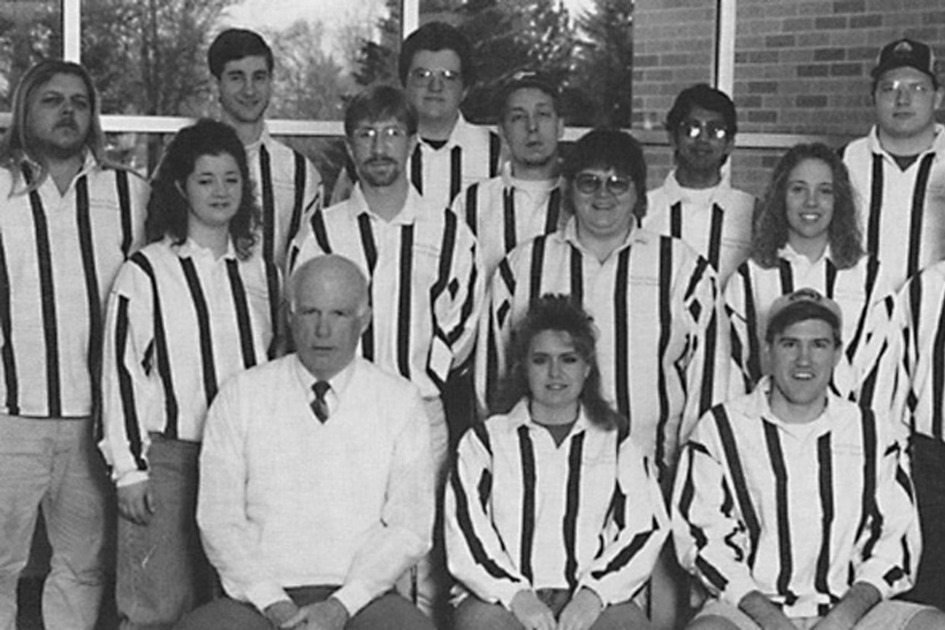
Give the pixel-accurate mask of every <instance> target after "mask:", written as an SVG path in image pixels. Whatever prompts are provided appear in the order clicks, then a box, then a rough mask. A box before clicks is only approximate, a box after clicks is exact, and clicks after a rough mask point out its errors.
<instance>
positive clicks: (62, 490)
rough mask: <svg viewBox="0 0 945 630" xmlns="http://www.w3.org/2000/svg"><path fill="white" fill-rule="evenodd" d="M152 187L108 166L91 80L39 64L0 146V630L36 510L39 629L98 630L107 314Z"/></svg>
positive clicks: (73, 67) (20, 92)
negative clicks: (46, 569) (40, 543)
mask: <svg viewBox="0 0 945 630" xmlns="http://www.w3.org/2000/svg"><path fill="white" fill-rule="evenodd" d="M147 195H148V187H147V184H146V183H145V182H144V180H142V179H141V178H140V177H137V176H135V175H134V174H133V173H130V172H129V171H127V170H125V169H123V168H114V167H110V166H108V165H107V164H106V162H105V136H104V134H103V133H102V127H101V124H100V122H99V112H98V95H97V94H96V92H95V88H94V86H93V85H92V80H91V78H90V77H89V75H88V73H87V72H86V70H85V69H84V68H83V67H82V66H80V65H78V64H75V63H70V62H65V61H58V60H46V61H42V62H40V63H38V64H36V65H35V66H33V67H32V68H30V69H29V70H28V71H27V72H26V74H24V75H23V78H22V79H21V80H20V83H19V86H18V87H17V88H16V92H15V93H14V96H13V119H12V121H11V123H10V126H9V127H8V128H7V131H6V133H5V134H4V135H3V137H2V139H0V336H2V339H3V343H2V350H0V531H2V532H3V534H2V536H0V540H2V543H0V628H13V627H14V626H15V624H16V587H17V580H18V578H19V575H20V572H21V571H22V570H23V567H24V566H26V563H27V559H28V556H29V550H30V540H31V539H32V537H33V531H34V529H35V526H36V519H37V516H38V514H39V511H40V509H41V510H42V512H43V518H44V519H45V522H46V531H47V534H48V536H49V542H50V545H51V546H52V559H51V561H50V573H49V576H48V577H47V578H46V584H45V587H44V592H43V617H44V623H45V627H46V628H50V629H51V630H58V629H70V630H75V629H82V628H92V627H94V626H95V623H96V619H97V617H98V609H99V602H100V601H101V597H102V591H103V587H104V577H105V576H104V570H103V548H104V542H105V536H106V531H107V527H106V525H105V523H106V516H105V512H106V508H105V505H106V501H105V485H104V484H105V480H106V476H105V471H104V468H103V467H102V465H101V463H100V461H99V460H98V458H97V456H96V455H95V446H94V442H93V435H92V433H93V431H92V417H93V414H94V412H95V410H96V407H97V404H96V398H97V393H98V383H97V377H98V374H99V363H100V356H101V355H100V344H101V343H102V310H103V306H102V305H103V303H104V302H105V299H106V297H107V296H108V292H109V290H110V288H111V284H112V280H113V279H114V277H115V274H116V272H117V271H118V268H119V266H121V264H122V262H124V260H125V259H126V258H127V257H128V256H129V255H130V254H131V253H132V252H133V251H134V250H135V249H136V248H137V247H138V246H139V245H140V244H141V243H142V241H143V236H144V234H143V233H144V230H143V227H144V208H145V202H146V199H147Z"/></svg>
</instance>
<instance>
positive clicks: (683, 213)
mask: <svg viewBox="0 0 945 630" xmlns="http://www.w3.org/2000/svg"><path fill="white" fill-rule="evenodd" d="M755 201H756V200H755V197H754V195H751V194H749V193H747V192H744V191H741V190H738V189H735V188H732V187H731V185H730V184H729V182H728V180H726V179H724V178H723V179H722V181H721V182H720V183H719V185H718V186H713V187H712V188H707V189H704V190H702V189H693V188H684V187H682V186H680V185H679V182H678V181H676V171H675V170H674V171H672V172H670V174H669V175H667V176H666V181H665V182H664V183H663V185H662V186H661V187H659V188H657V189H655V190H651V191H650V192H649V193H648V194H647V205H646V216H645V217H643V227H644V228H646V229H648V230H650V231H651V232H655V233H657V234H664V235H666V236H675V237H676V238H681V239H682V240H684V241H686V244H688V245H689V246H690V247H692V248H693V249H694V250H696V253H698V254H699V255H700V256H702V257H703V258H705V259H706V260H708V261H709V263H710V264H711V265H712V268H713V269H715V272H716V275H717V277H718V279H719V286H724V285H725V282H726V281H727V280H728V278H729V276H730V275H732V272H734V271H735V269H736V268H737V267H738V265H740V264H742V263H743V262H744V261H746V260H747V259H748V255H749V254H750V253H751V222H752V214H753V212H754V209H755Z"/></svg>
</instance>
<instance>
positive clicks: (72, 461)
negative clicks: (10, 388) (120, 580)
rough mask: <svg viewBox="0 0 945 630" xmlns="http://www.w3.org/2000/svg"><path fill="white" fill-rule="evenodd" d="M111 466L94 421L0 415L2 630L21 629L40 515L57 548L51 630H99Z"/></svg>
mask: <svg viewBox="0 0 945 630" xmlns="http://www.w3.org/2000/svg"><path fill="white" fill-rule="evenodd" d="M106 490H107V485H106V482H105V468H104V466H103V465H102V463H101V460H100V459H99V458H98V453H97V451H96V450H95V449H94V447H93V444H92V426H91V421H90V420H89V419H88V418H82V419H68V420H67V419H39V418H22V417H18V416H7V415H0V540H2V544H0V630H13V629H14V628H15V625H16V586H17V580H18V579H19V576H20V573H21V572H22V571H23V568H24V567H25V566H26V563H27V560H28V558H29V552H30V541H31V540H32V538H33V532H34V530H35V529H36V519H37V516H38V514H39V510H40V509H42V511H43V517H44V518H45V520H46V530H47V535H48V537H49V543H50V546H51V547H52V559H51V561H50V573H49V576H48V577H47V578H46V583H45V585H44V587H43V605H42V606H43V620H44V624H45V627H46V628H47V629H48V630H60V629H62V630H66V629H68V630H82V629H85V628H92V627H94V626H95V622H96V619H97V617H98V610H99V604H100V602H101V599H102V590H103V582H104V572H103V567H102V565H103V553H104V544H105V538H106V523H105V504H106V503H105V496H106V495H105V492H106Z"/></svg>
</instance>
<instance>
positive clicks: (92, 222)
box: [0, 156, 148, 418]
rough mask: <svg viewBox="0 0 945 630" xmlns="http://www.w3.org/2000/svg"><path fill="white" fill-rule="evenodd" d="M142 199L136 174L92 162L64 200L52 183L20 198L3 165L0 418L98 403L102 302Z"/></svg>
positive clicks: (138, 230) (136, 226)
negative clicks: (0, 412)
mask: <svg viewBox="0 0 945 630" xmlns="http://www.w3.org/2000/svg"><path fill="white" fill-rule="evenodd" d="M16 186H17V191H20V190H23V189H24V177H23V176H21V177H19V178H18V179H17V183H16ZM147 197H148V185H147V184H146V183H145V181H144V180H143V179H142V178H140V177H138V176H137V175H135V174H134V173H131V172H129V171H125V170H121V169H111V168H102V167H100V166H98V165H97V164H95V161H94V159H93V158H92V157H91V156H87V157H86V161H85V163H84V165H83V166H82V168H81V170H80V171H79V174H78V175H77V176H76V177H75V179H73V181H72V183H71V184H70V185H69V188H68V190H66V192H65V194H60V193H59V189H58V188H57V187H56V184H55V182H53V180H52V178H47V179H46V180H45V181H44V182H43V183H42V184H41V185H40V186H39V188H37V189H36V190H35V191H34V192H32V193H30V194H22V193H21V192H16V191H14V190H13V177H12V174H11V173H10V171H8V170H7V169H0V337H2V345H0V372H2V378H0V401H2V407H0V410H2V412H3V413H5V414H10V415H14V416H31V417H38V418H60V417H83V416H88V415H90V414H91V413H92V411H93V407H96V406H97V403H96V402H95V401H94V400H93V398H95V397H97V395H98V387H97V383H96V382H95V381H97V378H98V374H99V370H98V364H99V360H100V348H101V341H102V323H103V320H104V310H105V301H106V298H107V296H108V291H109V289H110V288H111V284H112V280H114V278H115V274H116V273H117V272H118V268H119V267H120V266H121V264H122V262H124V260H125V259H126V258H127V257H128V256H129V255H131V253H132V252H133V251H135V249H137V248H138V247H139V246H140V245H141V244H142V240H143V237H144V216H145V206H146V204H147Z"/></svg>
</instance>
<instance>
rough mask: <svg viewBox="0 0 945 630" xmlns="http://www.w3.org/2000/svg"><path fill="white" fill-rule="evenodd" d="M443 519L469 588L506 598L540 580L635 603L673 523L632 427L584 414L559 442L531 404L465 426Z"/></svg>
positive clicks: (449, 547) (453, 567) (455, 570)
mask: <svg viewBox="0 0 945 630" xmlns="http://www.w3.org/2000/svg"><path fill="white" fill-rule="evenodd" d="M445 521H446V554H447V563H448V565H449V568H450V572H451V573H452V574H453V576H454V577H455V578H456V579H457V580H458V581H459V583H460V587H461V588H462V589H464V590H466V591H468V592H472V593H474V594H475V595H476V596H477V597H479V598H480V599H483V600H485V601H488V602H501V603H502V604H503V605H505V606H506V607H509V606H510V603H511V601H512V598H513V597H514V596H515V594H516V593H518V591H520V590H522V589H529V590H535V589H541V588H556V589H567V590H569V591H571V592H575V591H577V590H578V589H579V588H582V587H587V588H589V589H591V590H593V591H594V592H595V593H596V594H597V595H598V596H599V597H600V599H601V601H602V602H603V603H604V604H605V605H609V604H614V603H618V602H622V601H626V600H627V599H628V598H630V597H631V596H633V595H634V593H636V592H637V591H638V590H639V589H640V588H641V587H642V586H643V585H644V584H645V583H646V582H647V581H648V580H649V579H650V574H651V572H652V570H653V565H654V563H655V562H656V557H657V556H658V555H659V551H660V548H661V547H662V546H663V541H664V540H665V536H666V533H667V529H668V522H667V521H668V519H667V516H666V512H665V507H664V505H663V498H662V495H661V494H660V490H659V486H658V485H657V483H656V480H655V478H654V477H653V476H652V475H651V473H650V470H649V467H648V465H647V462H646V460H645V458H644V457H643V456H642V454H641V453H640V451H639V450H638V449H637V448H636V447H635V446H634V445H633V443H632V441H631V440H630V439H627V436H626V435H625V434H621V433H620V432H618V430H617V429H612V430H605V429H602V428H600V427H597V426H595V425H594V424H593V423H591V422H590V420H589V419H588V418H587V417H586V416H585V415H584V414H583V413H581V414H580V415H579V416H578V419H577V422H576V423H575V425H574V427H573V428H572V429H571V432H570V433H569V434H568V436H567V438H565V440H564V441H563V442H562V443H561V445H560V446H556V445H555V442H554V439H553V438H552V436H551V434H550V433H549V432H548V430H547V429H545V428H544V427H542V426H541V425H539V424H536V423H535V422H534V421H532V419H531V417H530V414H529V411H528V403H527V402H526V401H521V402H519V403H518V405H516V406H515V408H513V409H512V411H511V412H509V414H508V415H502V416H493V417H492V418H489V419H488V420H487V421H486V422H485V423H482V424H477V425H475V426H474V427H473V429H472V430H470V431H467V432H466V434H465V436H464V437H463V439H462V441H461V442H460V445H459V451H458V455H457V457H456V461H455V463H454V466H453V470H452V473H451V475H450V481H449V484H448V485H447V490H446V507H445Z"/></svg>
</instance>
